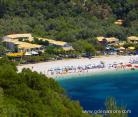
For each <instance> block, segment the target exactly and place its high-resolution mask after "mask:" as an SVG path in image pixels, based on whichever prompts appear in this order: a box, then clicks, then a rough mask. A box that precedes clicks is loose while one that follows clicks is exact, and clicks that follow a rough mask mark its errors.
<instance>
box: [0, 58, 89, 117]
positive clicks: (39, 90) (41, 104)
mask: <svg viewBox="0 0 138 117" xmlns="http://www.w3.org/2000/svg"><path fill="white" fill-rule="evenodd" d="M0 110H1V111H0V117H15V116H18V117H90V116H88V115H87V114H83V113H82V108H80V106H79V103H77V102H74V101H71V100H70V99H69V98H67V96H66V94H65V92H64V90H63V89H62V88H60V87H59V85H58V84H57V83H56V82H55V81H54V80H52V79H48V78H47V77H45V76H44V75H42V74H38V73H36V72H31V71H30V70H29V69H24V70H23V71H22V72H21V73H18V74H17V73H16V68H15V66H14V65H13V64H12V63H9V64H7V62H6V63H5V60H4V59H1V60H0Z"/></svg>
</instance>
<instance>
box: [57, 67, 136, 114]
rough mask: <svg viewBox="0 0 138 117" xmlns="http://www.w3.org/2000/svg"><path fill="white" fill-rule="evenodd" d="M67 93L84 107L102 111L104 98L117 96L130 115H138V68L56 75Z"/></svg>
mask: <svg viewBox="0 0 138 117" xmlns="http://www.w3.org/2000/svg"><path fill="white" fill-rule="evenodd" d="M56 80H57V82H58V83H59V84H60V85H61V86H62V87H63V88H64V89H65V91H66V92H67V95H68V96H69V97H70V98H71V99H72V100H76V101H79V102H80V105H81V106H82V107H83V110H87V111H89V112H99V111H100V112H101V111H102V110H105V100H106V99H107V98H109V97H114V98H115V100H116V103H117V105H119V106H125V107H126V108H125V110H124V112H126V113H128V115H129V117H138V70H126V71H115V72H103V73H97V74H87V75H86V74H85V75H72V76H64V77H60V78H56Z"/></svg>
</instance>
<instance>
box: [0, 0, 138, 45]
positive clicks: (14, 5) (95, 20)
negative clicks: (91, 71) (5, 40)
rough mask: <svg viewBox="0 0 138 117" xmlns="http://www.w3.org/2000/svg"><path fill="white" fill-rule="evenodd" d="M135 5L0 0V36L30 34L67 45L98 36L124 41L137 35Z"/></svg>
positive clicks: (98, 0) (129, 1)
mask: <svg viewBox="0 0 138 117" xmlns="http://www.w3.org/2000/svg"><path fill="white" fill-rule="evenodd" d="M137 6H138V2H137V0H0V36H3V35H5V34H11V33H25V32H30V33H32V34H34V35H36V36H42V37H51V38H55V39H57V40H64V41H67V42H74V41H75V40H78V39H85V40H88V41H89V42H93V41H94V40H95V37H96V36H99V35H103V36H115V37H118V38H119V39H121V40H124V39H126V36H128V35H137V34H138V7H137ZM116 19H123V20H124V24H123V26H118V25H115V24H114V21H115V20H116Z"/></svg>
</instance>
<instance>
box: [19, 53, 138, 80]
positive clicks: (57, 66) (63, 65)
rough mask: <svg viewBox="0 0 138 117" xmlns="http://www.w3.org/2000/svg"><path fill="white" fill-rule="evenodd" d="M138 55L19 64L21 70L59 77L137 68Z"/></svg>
mask: <svg viewBox="0 0 138 117" xmlns="http://www.w3.org/2000/svg"><path fill="white" fill-rule="evenodd" d="M135 62H136V63H135ZM137 66H138V55H135V56H108V57H106V56H101V57H95V58H91V59H88V58H80V59H68V60H57V61H50V62H42V63H36V64H25V65H19V66H17V68H18V71H19V72H21V70H22V69H23V68H29V69H31V70H32V71H37V72H38V73H42V74H45V75H46V76H48V77H53V78H55V77H59V76H66V75H71V74H87V73H98V72H107V71H113V70H128V69H129V70H130V69H132V68H136V69H138V68H137Z"/></svg>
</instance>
